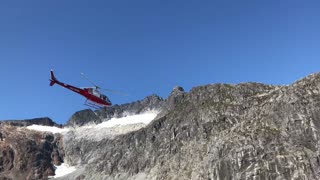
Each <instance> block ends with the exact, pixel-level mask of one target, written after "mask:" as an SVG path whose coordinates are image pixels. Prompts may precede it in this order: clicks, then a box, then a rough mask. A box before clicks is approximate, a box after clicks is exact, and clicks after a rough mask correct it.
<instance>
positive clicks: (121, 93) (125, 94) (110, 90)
mask: <svg viewBox="0 0 320 180" xmlns="http://www.w3.org/2000/svg"><path fill="white" fill-rule="evenodd" d="M101 89H102V90H105V91H109V92H111V93H114V94H119V95H122V96H129V95H128V94H127V93H123V92H120V91H115V90H112V89H106V88H101Z"/></svg>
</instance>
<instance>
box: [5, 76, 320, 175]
mask: <svg viewBox="0 0 320 180" xmlns="http://www.w3.org/2000/svg"><path fill="white" fill-rule="evenodd" d="M149 110H157V111H158V112H159V113H158V116H157V117H156V118H155V119H154V120H153V121H152V122H151V123H149V124H148V125H146V126H138V127H136V125H135V127H134V128H132V127H130V130H128V131H121V133H118V134H117V135H115V136H104V137H102V138H101V137H100V138H99V139H97V138H93V136H92V132H91V134H88V133H87V134H86V131H88V130H87V129H86V128H85V127H86V126H87V125H90V124H97V123H101V122H105V121H111V119H112V118H114V117H117V118H121V117H126V116H129V115H133V114H141V113H143V112H146V111H149ZM81 126H83V127H81ZM10 127H11V126H10ZM67 127H71V128H72V130H70V131H68V132H67V133H65V134H63V135H59V134H55V135H53V136H52V137H53V138H48V139H50V140H48V141H47V140H46V139H47V138H45V137H47V136H48V133H47V135H46V136H44V135H40V134H41V133H39V132H32V133H31V134H39V135H32V136H33V137H37V138H33V140H31V141H32V142H33V141H34V143H32V142H29V143H30V144H32V147H38V146H37V145H41V143H44V142H47V144H48V147H50V148H48V149H50V150H48V151H43V149H42V148H35V149H36V152H38V153H39V152H42V153H43V154H50V153H48V152H51V159H50V158H44V157H48V156H46V155H41V156H40V155H39V156H36V157H38V159H33V160H34V161H32V162H37V163H34V164H32V163H31V164H32V166H33V167H40V166H36V165H37V164H38V162H43V163H44V164H42V165H41V167H47V168H43V169H42V170H39V171H36V172H39V173H38V174H41V175H42V176H37V178H40V179H41V178H45V177H46V176H47V175H48V174H52V171H50V170H48V169H50V166H47V165H45V162H48V161H52V160H53V159H54V158H52V157H54V156H53V155H52V152H55V154H56V158H55V159H59V158H58V157H60V158H61V161H62V160H63V161H64V162H65V163H68V164H69V165H71V166H75V167H76V171H74V172H72V173H70V174H68V175H66V176H63V177H61V178H57V179H78V180H80V179H132V180H133V179H135V180H137V179H148V180H149V179H151V180H152V179H154V180H156V179H197V180H198V179H206V180H208V179H211V180H214V179H221V180H229V179H320V153H319V145H320V141H319V137H320V131H319V130H320V74H319V73H317V74H312V75H309V76H307V77H305V78H303V79H301V80H299V81H297V82H295V83H293V84H291V85H287V86H272V85H264V84H260V83H241V84H237V85H230V84H211V85H206V86H200V87H195V88H193V89H191V90H190V92H184V90H183V88H181V87H176V88H174V90H173V91H172V93H171V94H170V96H169V97H168V98H167V99H162V98H160V97H157V96H155V95H153V96H150V97H147V98H146V99H144V100H142V101H138V102H134V103H129V104H125V105H116V106H113V107H108V108H104V109H101V110H99V111H91V110H85V111H80V112H77V113H76V114H75V115H73V116H72V117H71V118H70V120H69V121H68V123H67ZM6 128H9V127H6ZM81 128H83V129H82V130H81V131H78V130H77V129H81ZM117 128H120V129H122V130H123V129H124V128H125V127H117ZM101 131H109V129H100V130H99V133H102V132H101ZM111 131H114V129H112V130H110V132H111ZM10 132H13V131H10V130H8V131H6V134H5V136H6V137H8V134H10ZM19 132H20V131H19ZM27 132H28V133H30V132H31V131H30V132H29V131H27ZM79 132H81V133H79ZM24 133H26V132H20V134H21V136H22V137H25V136H26V135H24ZM97 133H98V131H97ZM12 136H13V135H12ZM28 137H31V136H30V135H28ZM50 137H51V136H50ZM15 138H17V137H15ZM28 139H30V138H28ZM39 139H40V141H39ZM6 140H7V138H6V139H5V141H6ZM35 140H37V141H35ZM10 142H12V143H13V142H14V140H11V141H10ZM0 143H1V142H0ZM21 143H24V142H21ZM39 143H40V144H39ZM42 146H43V145H42ZM6 147H7V149H8V150H7V151H6V153H2V156H0V165H1V162H2V166H0V167H2V168H0V176H3V177H7V178H13V175H14V174H15V173H18V172H20V171H19V170H16V171H13V169H19V168H18V167H21V166H18V165H17V164H16V163H12V162H13V161H14V162H16V161H18V160H16V159H17V158H15V157H18V156H17V154H18V151H20V149H18V150H16V149H15V148H17V147H15V148H11V147H12V145H8V146H6ZM9 147H10V148H11V149H12V150H11V151H10V150H9V149H10V148H9ZM1 149H5V148H1ZM13 149H14V150H13ZM24 152H29V151H28V150H25V149H21V152H20V154H23V153H24ZM44 152H47V153H44ZM57 154H58V155H57ZM29 156H30V157H32V156H31V154H28V153H25V157H29ZM8 157H9V158H8ZM10 157H14V158H10ZM8 159H9V160H8ZM10 159H11V160H10ZM46 159H47V160H46ZM48 159H49V160H48ZM4 162H5V163H4ZM58 162H60V161H58ZM3 164H5V165H3ZM47 164H48V163H47ZM22 167H23V166H22ZM35 169H36V168H35ZM38 169H39V168H38ZM44 169H46V170H44ZM23 172H24V171H23ZM28 172H31V171H28ZM34 172H35V171H33V173H30V174H32V175H30V176H28V177H30V178H29V179H32V178H31V177H36V175H38V174H36V173H34ZM18 174H19V173H18ZM26 177H27V176H26ZM13 179H14V178H13Z"/></svg>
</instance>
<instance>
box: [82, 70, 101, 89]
mask: <svg viewBox="0 0 320 180" xmlns="http://www.w3.org/2000/svg"><path fill="white" fill-rule="evenodd" d="M81 75H82V76H83V77H84V78H85V79H86V80H87V81H89V82H90V83H91V84H92V85H93V86H95V87H96V88H97V89H99V88H100V87H99V86H97V85H96V84H95V83H94V82H93V81H91V80H90V79H89V78H88V77H87V76H86V75H85V74H84V73H81Z"/></svg>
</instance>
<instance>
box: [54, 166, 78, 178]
mask: <svg viewBox="0 0 320 180" xmlns="http://www.w3.org/2000/svg"><path fill="white" fill-rule="evenodd" d="M55 167H56V168H57V169H56V170H55V174H56V175H55V176H51V177H49V178H58V177H62V176H64V175H67V174H70V173H72V172H73V171H75V170H77V169H76V167H74V166H69V165H68V164H66V163H62V164H61V165H60V166H55Z"/></svg>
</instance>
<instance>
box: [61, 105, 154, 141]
mask: <svg viewBox="0 0 320 180" xmlns="http://www.w3.org/2000/svg"><path fill="white" fill-rule="evenodd" d="M158 113H159V112H158V111H146V112H144V113H142V114H136V115H128V116H126V117H122V118H112V119H110V120H106V121H104V122H102V123H100V124H91V125H86V126H81V127H76V128H70V131H68V132H67V134H65V138H67V137H68V136H73V137H76V138H77V139H90V140H93V141H100V140H102V139H104V138H109V139H112V138H114V137H116V136H118V135H120V134H126V133H129V132H132V131H137V130H139V129H141V128H143V127H145V126H147V125H148V124H149V123H150V122H151V121H152V120H153V119H154V118H155V117H156V116H157V115H158Z"/></svg>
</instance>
